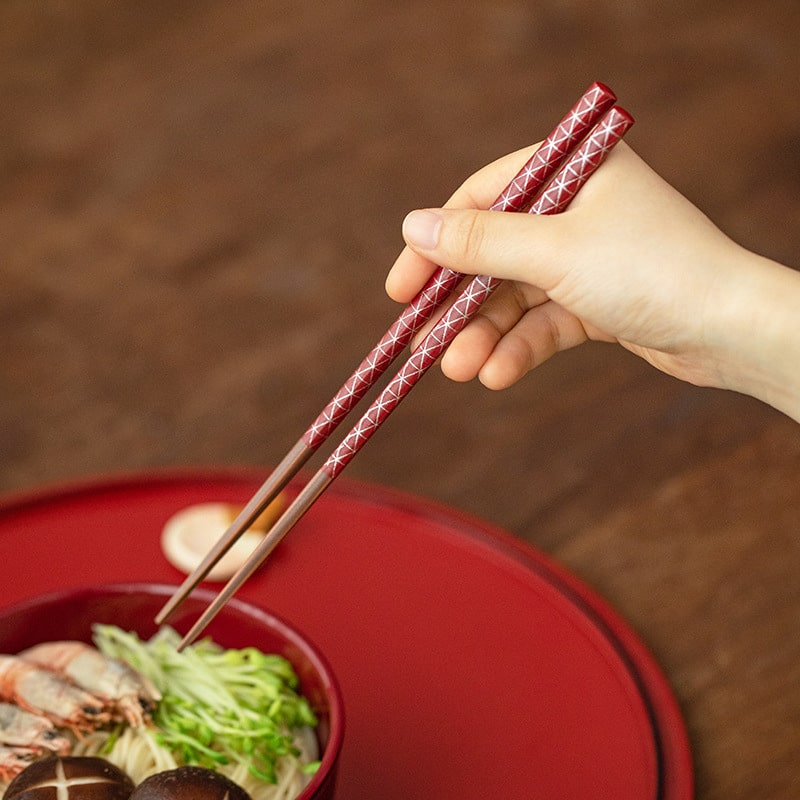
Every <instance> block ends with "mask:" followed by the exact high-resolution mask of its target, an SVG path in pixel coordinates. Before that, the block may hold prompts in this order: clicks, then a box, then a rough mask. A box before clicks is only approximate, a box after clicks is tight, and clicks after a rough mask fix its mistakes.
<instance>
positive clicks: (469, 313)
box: [322, 107, 633, 479]
mask: <svg viewBox="0 0 800 800" xmlns="http://www.w3.org/2000/svg"><path fill="white" fill-rule="evenodd" d="M632 124H633V118H632V117H631V116H630V114H628V112H627V111H624V110H623V109H621V108H618V107H614V108H612V109H611V110H610V111H609V112H608V113H607V114H606V115H605V116H604V117H603V118H602V119H601V120H600V122H598V123H597V125H596V127H595V128H594V130H593V131H592V132H591V134H590V135H589V136H588V137H587V138H586V140H585V141H584V142H583V144H581V146H580V147H579V148H578V150H577V151H576V152H575V153H574V155H573V156H572V157H571V158H570V159H569V160H568V161H567V163H566V164H565V165H564V166H563V167H562V168H561V170H559V172H558V174H557V175H556V176H555V177H554V178H553V180H552V181H551V182H550V183H549V184H548V186H547V187H546V188H545V189H544V191H543V192H542V194H541V195H540V196H539V198H538V199H537V200H536V202H535V203H534V204H533V206H532V207H531V209H530V213H533V214H557V213H558V212H560V211H562V210H563V209H564V208H566V206H567V205H568V204H569V202H570V201H571V200H572V198H573V197H574V196H575V194H576V193H577V192H578V190H579V189H580V188H581V186H583V184H584V183H585V182H586V181H587V180H588V178H589V176H590V175H591V174H592V173H593V172H594V171H595V169H597V167H598V166H599V165H600V164H601V162H602V161H603V159H604V158H605V157H606V156H607V155H608V153H609V152H610V151H611V149H612V148H613V147H614V146H615V145H616V144H617V142H619V141H620V139H621V138H622V137H623V136H624V135H625V133H626V132H627V130H628V129H629V128H630V127H631V125H632ZM500 283H501V281H500V279H498V278H493V277H490V276H487V275H478V276H477V277H475V278H473V279H472V280H471V281H470V282H469V284H467V287H466V288H465V289H464V291H463V292H462V293H461V294H460V295H459V296H458V298H457V300H456V302H455V303H454V304H453V305H452V306H451V307H450V309H449V310H448V311H447V313H446V314H445V315H444V316H443V317H442V318H441V319H440V320H439V322H437V323H436V325H435V326H434V327H433V329H432V330H431V331H430V333H429V334H428V335H427V336H426V337H425V339H424V340H423V341H422V343H421V344H420V346H419V347H418V348H417V350H415V351H414V353H413V354H412V355H411V357H410V358H409V359H408V361H407V362H406V363H405V365H404V366H403V367H402V368H401V369H400V371H399V372H398V373H397V375H395V377H394V378H393V379H392V380H391V382H390V383H389V384H388V385H387V387H386V388H385V389H384V390H383V391H382V392H381V394H380V395H379V396H378V398H377V399H376V400H375V401H374V402H373V403H372V405H371V406H370V407H369V408H368V409H367V411H366V413H365V414H364V415H363V416H362V417H361V419H360V420H359V421H358V423H357V424H356V425H355V427H353V429H352V430H351V431H350V433H349V434H348V435H347V437H346V438H345V439H344V440H343V441H342V443H341V444H340V445H339V447H337V448H336V450H335V451H334V452H333V453H332V454H331V455H330V457H329V458H328V460H327V461H326V462H325V463H324V464H323V466H322V470H324V471H325V472H326V473H327V474H328V475H330V477H331V479H333V478H335V477H336V476H337V475H338V474H339V473H340V472H341V471H342V470H343V469H344V468H345V467H346V466H347V464H348V463H349V462H350V460H351V459H352V458H353V456H354V455H355V454H356V453H357V452H358V451H359V450H360V449H361V447H362V446H363V445H364V444H365V443H366V441H367V440H368V439H369V438H370V437H371V436H372V434H373V433H374V432H375V431H376V430H377V429H378V427H380V425H381V424H382V423H383V422H384V420H385V419H386V418H387V417H388V416H389V415H390V414H391V413H392V411H394V409H395V408H396V407H397V406H398V405H399V403H400V401H401V400H402V399H403V398H404V397H405V396H406V395H407V394H408V392H409V391H410V390H411V389H412V388H413V387H414V386H415V384H416V383H417V381H418V380H419V379H420V378H421V377H422V376H423V375H424V374H425V372H426V371H427V370H428V369H429V368H430V366H431V365H432V364H434V363H435V362H436V359H437V358H439V356H440V355H441V354H442V353H443V352H444V351H445V349H446V348H447V346H448V345H449V344H450V342H452V340H453V339H454V338H455V336H456V335H457V334H458V333H459V332H460V331H461V330H463V328H464V327H465V326H466V324H467V323H468V322H469V321H470V319H472V317H473V316H474V315H475V314H476V312H477V311H478V309H479V308H480V307H481V305H482V304H483V302H484V301H485V300H486V299H487V298H488V297H489V296H490V295H491V293H492V292H493V291H494V290H495V289H496V288H497V286H499V285H500Z"/></svg>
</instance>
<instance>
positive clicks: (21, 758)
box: [0, 744, 39, 790]
mask: <svg viewBox="0 0 800 800" xmlns="http://www.w3.org/2000/svg"><path fill="white" fill-rule="evenodd" d="M38 755H39V751H38V750H37V749H36V748H34V747H8V746H6V745H4V744H0V781H2V782H3V783H10V782H11V779H12V778H15V777H16V776H17V775H19V773H20V772H22V770H24V769H25V767H27V766H28V765H29V764H30V763H31V762H33V761H35V760H36V757H37V756H38ZM0 790H2V787H0Z"/></svg>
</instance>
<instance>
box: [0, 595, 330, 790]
mask: <svg viewBox="0 0 800 800" xmlns="http://www.w3.org/2000/svg"><path fill="white" fill-rule="evenodd" d="M177 589H178V586H177V585H171V584H167V583H156V582H147V581H125V582H110V583H96V584H85V585H77V586H68V587H64V588H60V589H55V590H53V591H50V592H45V593H44V594H39V595H33V596H31V597H26V598H23V599H21V600H17V601H16V602H14V603H11V604H10V605H6V606H3V605H0V619H2V618H3V617H8V616H11V615H13V614H18V613H23V612H25V611H26V610H27V609H32V608H35V607H36V606H40V605H43V604H51V603H55V604H57V603H59V602H64V601H65V600H68V599H71V600H73V599H80V598H82V597H86V598H90V597H92V596H96V597H100V596H102V595H126V594H135V593H140V594H147V595H155V596H161V597H164V599H165V601H166V599H167V598H168V597H170V596H172V594H173V593H174V592H175V591H176V590H177ZM216 594H217V593H216V592H215V591H213V590H211V589H209V588H206V587H203V586H199V587H197V588H196V589H194V590H193V591H192V593H191V597H192V598H193V599H197V600H200V601H201V602H203V603H204V604H208V603H210V602H211V601H212V600H213V598H214V597H215V596H216ZM227 606H230V607H231V608H234V609H236V610H237V611H238V612H239V613H241V614H244V615H246V616H248V617H250V618H253V619H255V620H256V621H258V622H260V623H262V624H264V625H266V626H267V627H269V628H272V629H273V630H275V631H276V632H277V633H278V634H279V635H280V636H282V637H283V638H284V639H286V640H287V641H288V642H290V643H291V644H293V645H295V646H297V647H298V648H299V649H300V650H301V651H302V652H303V654H304V655H305V656H306V657H307V658H308V659H309V661H310V662H311V663H312V665H313V667H314V669H315V670H316V671H317V672H318V673H319V675H320V678H321V680H322V685H323V687H324V689H325V692H326V694H327V700H328V741H327V743H326V745H325V751H324V752H323V754H322V758H321V759H320V766H319V769H318V770H317V771H316V773H315V774H314V775H313V777H312V778H311V780H310V781H309V782H308V784H307V785H306V787H305V788H304V789H303V791H302V792H301V793H300V794H299V795H297V797H296V800H311V798H313V796H314V793H315V792H316V791H317V790H318V789H320V788H321V787H322V786H323V784H324V783H325V782H326V781H327V780H328V779H329V777H330V775H331V774H332V773H334V772H335V768H336V767H337V765H338V760H339V755H340V753H341V750H342V745H343V742H344V720H345V717H344V698H343V695H342V690H341V686H340V684H339V680H338V679H337V677H336V673H335V672H334V671H333V668H332V666H331V664H330V662H329V661H328V658H327V657H326V656H325V654H324V653H323V652H322V650H321V649H320V648H319V646H318V645H317V644H316V643H315V642H314V641H313V640H312V639H310V638H309V637H308V636H307V635H306V634H305V633H304V632H303V631H302V630H301V629H299V628H298V627H297V626H296V625H295V624H294V623H291V622H289V621H288V620H287V619H286V618H285V617H283V616H281V615H280V614H276V613H275V612H273V611H270V610H268V609H266V608H262V607H260V606H257V605H255V604H253V603H251V602H247V601H244V600H240V599H238V598H236V597H232V598H231V599H230V600H229V601H228V602H227V603H226V607H227ZM223 610H224V609H223Z"/></svg>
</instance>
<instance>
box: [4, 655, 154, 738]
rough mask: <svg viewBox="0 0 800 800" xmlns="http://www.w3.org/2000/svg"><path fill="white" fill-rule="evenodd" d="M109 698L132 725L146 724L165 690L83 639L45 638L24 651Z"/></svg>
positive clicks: (30, 656)
mask: <svg viewBox="0 0 800 800" xmlns="http://www.w3.org/2000/svg"><path fill="white" fill-rule="evenodd" d="M20 658H24V659H25V660H26V661H33V662H34V663H36V664H39V665H40V666H43V667H47V668H49V669H52V670H54V671H55V672H57V673H59V674H61V675H63V676H64V677H66V678H68V679H69V680H71V681H73V682H74V683H75V684H76V685H78V686H80V687H81V688H83V689H86V691H89V692H91V693H92V694H94V695H96V696H97V697H100V698H101V699H103V700H105V701H106V702H107V703H108V704H109V706H111V707H112V708H113V709H114V710H115V711H116V712H118V714H119V715H121V716H122V717H123V718H124V719H125V720H126V721H127V722H128V724H129V725H132V726H133V727H134V728H138V727H140V726H141V725H143V724H144V721H145V718H146V717H147V716H149V715H150V713H151V712H152V710H153V709H154V708H155V706H156V704H157V703H158V701H159V700H160V699H161V694H160V693H159V691H158V690H157V689H156V687H155V686H153V684H152V683H151V682H150V681H149V680H148V679H147V678H146V677H145V676H144V675H142V674H141V673H140V672H138V671H137V670H135V669H134V668H133V667H131V666H130V665H129V664H126V663H125V662H124V661H121V660H120V659H117V658H111V657H110V656H106V655H105V654H104V653H101V652H100V651H99V650H98V649H97V648H95V647H92V646H91V645H88V644H84V643H83V642H73V641H65V642H45V643H44V644H39V645H36V646H35V647H32V648H30V649H29V650H25V651H24V652H22V653H20Z"/></svg>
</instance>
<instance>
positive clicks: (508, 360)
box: [441, 300, 590, 390]
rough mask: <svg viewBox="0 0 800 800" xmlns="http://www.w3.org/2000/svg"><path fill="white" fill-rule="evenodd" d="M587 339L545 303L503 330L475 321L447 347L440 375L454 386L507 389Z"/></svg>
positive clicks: (571, 319)
mask: <svg viewBox="0 0 800 800" xmlns="http://www.w3.org/2000/svg"><path fill="white" fill-rule="evenodd" d="M588 338H590V337H589V334H588V333H587V331H586V329H585V328H584V326H583V325H582V323H581V321H580V320H579V319H578V318H577V317H575V316H574V315H572V314H570V313H569V312H568V311H567V310H566V309H564V308H563V307H562V306H559V305H558V304H557V303H554V302H552V301H549V300H547V301H545V302H542V303H541V304H539V305H536V306H535V307H533V308H531V309H528V310H526V311H524V313H522V314H521V315H520V316H519V317H518V318H517V319H516V320H515V322H514V324H513V325H510V326H509V327H508V328H506V329H502V328H498V327H497V326H496V324H495V321H494V320H492V319H491V318H490V317H489V316H485V315H481V316H478V317H476V318H475V319H474V320H473V321H472V322H471V323H470V325H469V326H468V327H467V328H465V329H464V331H462V333H460V334H459V335H458V336H457V337H456V338H455V339H454V340H453V342H452V343H451V345H450V347H449V348H448V350H447V352H446V353H445V354H444V357H443V358H442V364H441V367H442V371H443V372H444V374H445V375H446V376H447V377H448V378H450V379H452V380H456V381H469V380H472V379H473V378H476V377H477V378H478V379H479V380H480V381H481V383H482V384H483V385H484V386H486V387H487V388H488V389H494V390H500V389H506V388H508V387H509V386H511V385H513V384H514V383H516V382H517V381H518V380H520V379H521V378H522V377H524V376H525V375H526V374H527V373H528V372H530V371H531V370H532V369H534V368H535V367H538V366H540V365H541V364H543V363H544V362H545V361H547V360H548V359H549V358H550V357H551V356H554V355H555V354H556V353H558V352H560V351H562V350H567V349H569V348H571V347H576V346H577V345H579V344H583V342H585V341H587V339H588Z"/></svg>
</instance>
